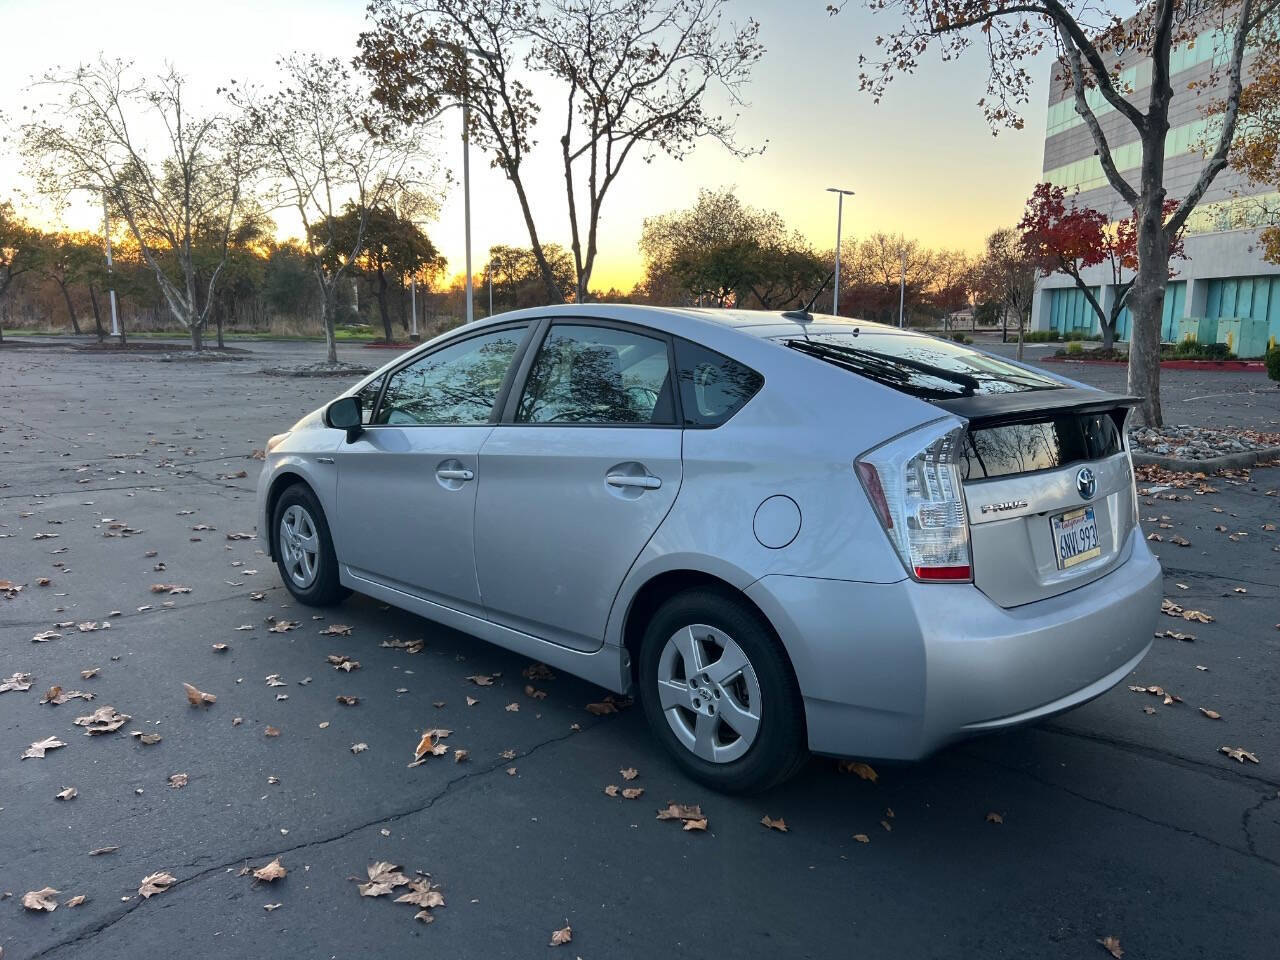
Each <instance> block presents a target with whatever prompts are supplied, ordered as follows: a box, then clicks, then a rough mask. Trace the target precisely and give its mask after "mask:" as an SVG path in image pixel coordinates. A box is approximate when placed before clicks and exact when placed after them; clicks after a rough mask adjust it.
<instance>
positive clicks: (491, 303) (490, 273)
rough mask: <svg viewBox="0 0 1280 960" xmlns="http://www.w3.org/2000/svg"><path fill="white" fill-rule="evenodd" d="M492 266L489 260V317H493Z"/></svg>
mask: <svg viewBox="0 0 1280 960" xmlns="http://www.w3.org/2000/svg"><path fill="white" fill-rule="evenodd" d="M493 264H494V261H492V260H490V261H489V316H491V317H492V316H493Z"/></svg>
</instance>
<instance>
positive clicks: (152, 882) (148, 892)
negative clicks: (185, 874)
mask: <svg viewBox="0 0 1280 960" xmlns="http://www.w3.org/2000/svg"><path fill="white" fill-rule="evenodd" d="M177 882H178V878H177V877H175V876H173V875H172V874H168V873H165V872H164V871H161V872H159V873H152V874H149V875H148V876H145V877H143V878H142V885H141V886H139V887H138V896H140V897H142V899H143V900H148V899H150V898H151V897H154V896H155V895H156V894H157V893H164V892H165V891H166V890H168V889H169V887H171V886H172V885H173V884H175V883H177Z"/></svg>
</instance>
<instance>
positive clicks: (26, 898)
mask: <svg viewBox="0 0 1280 960" xmlns="http://www.w3.org/2000/svg"><path fill="white" fill-rule="evenodd" d="M2 582H4V581H0V583H2ZM59 893H61V891H60V890H55V889H53V887H44V888H43V889H41V890H28V891H27V892H26V893H24V894H23V895H22V905H23V906H24V907H26V908H27V909H28V910H44V911H47V912H48V913H53V911H55V910H57V909H58V901H57V900H55V899H53V898H54V897H56V896H57V895H58V894H59Z"/></svg>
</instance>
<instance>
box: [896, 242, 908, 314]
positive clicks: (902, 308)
mask: <svg viewBox="0 0 1280 960" xmlns="http://www.w3.org/2000/svg"><path fill="white" fill-rule="evenodd" d="M899 277H900V278H901V279H900V280H899V281H898V326H899V327H901V326H902V325H903V321H904V320H905V319H906V312H907V311H906V308H907V241H906V240H905V239H904V240H903V241H902V273H901V274H899Z"/></svg>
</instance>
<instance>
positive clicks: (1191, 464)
mask: <svg viewBox="0 0 1280 960" xmlns="http://www.w3.org/2000/svg"><path fill="white" fill-rule="evenodd" d="M1132 456H1133V465H1134V466H1135V467H1161V468H1162V469H1165V470H1173V471H1175V472H1177V473H1212V472H1213V471H1215V470H1239V469H1241V468H1243V467H1253V466H1256V465H1257V464H1258V463H1259V462H1261V461H1263V460H1276V459H1280V447H1263V448H1262V449H1261V450H1246V451H1244V452H1242V453H1226V454H1223V455H1222V456H1220V457H1210V458H1209V459H1207V460H1183V459H1181V458H1180V457H1163V456H1160V455H1159V454H1156V453H1138V452H1136V451H1135V452H1134V453H1133V454H1132Z"/></svg>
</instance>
